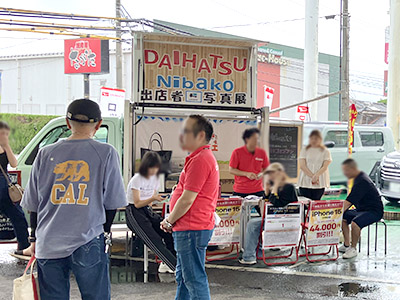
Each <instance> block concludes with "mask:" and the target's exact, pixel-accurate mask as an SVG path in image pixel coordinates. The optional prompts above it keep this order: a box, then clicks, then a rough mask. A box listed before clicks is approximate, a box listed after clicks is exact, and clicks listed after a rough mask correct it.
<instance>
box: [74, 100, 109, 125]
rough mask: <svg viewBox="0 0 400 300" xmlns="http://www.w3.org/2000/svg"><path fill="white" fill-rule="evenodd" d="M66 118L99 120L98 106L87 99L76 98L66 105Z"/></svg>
mask: <svg viewBox="0 0 400 300" xmlns="http://www.w3.org/2000/svg"><path fill="white" fill-rule="evenodd" d="M67 119H68V120H72V121H76V122H82V123H96V122H99V121H100V120H101V111H100V106H99V105H98V104H97V103H96V102H94V101H92V100H89V99H77V100H74V101H72V102H71V104H70V105H68V109H67Z"/></svg>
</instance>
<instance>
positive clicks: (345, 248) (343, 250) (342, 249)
mask: <svg viewBox="0 0 400 300" xmlns="http://www.w3.org/2000/svg"><path fill="white" fill-rule="evenodd" d="M349 247H350V246H347V247H346V246H345V245H344V244H342V246H340V247H339V252H340V253H345V252H346V251H347V249H349Z"/></svg>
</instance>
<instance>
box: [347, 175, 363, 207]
mask: <svg viewBox="0 0 400 300" xmlns="http://www.w3.org/2000/svg"><path fill="white" fill-rule="evenodd" d="M367 192H368V188H367V187H366V186H365V185H364V182H362V181H361V182H358V183H357V184H354V185H353V187H352V188H351V192H350V194H349V195H348V196H347V198H346V201H347V202H349V203H351V205H355V206H356V207H357V202H358V201H359V200H360V199H362V198H363V197H364V196H365V194H366V193H367ZM345 203H346V202H345ZM351 205H350V206H351ZM350 206H349V207H350Z"/></svg>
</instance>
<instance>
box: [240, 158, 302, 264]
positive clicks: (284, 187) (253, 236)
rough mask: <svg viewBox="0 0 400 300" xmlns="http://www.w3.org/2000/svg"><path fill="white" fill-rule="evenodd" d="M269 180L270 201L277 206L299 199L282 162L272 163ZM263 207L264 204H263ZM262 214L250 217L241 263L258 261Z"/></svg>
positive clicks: (267, 190)
mask: <svg viewBox="0 0 400 300" xmlns="http://www.w3.org/2000/svg"><path fill="white" fill-rule="evenodd" d="M266 174H267V176H268V180H269V182H268V183H267V186H266V191H265V192H266V194H267V199H268V201H269V202H270V203H271V204H272V205H273V206H275V207H283V206H286V205H288V204H289V203H291V202H296V201H297V194H296V189H295V187H294V185H293V184H291V183H287V182H286V180H287V175H286V173H285V170H284V167H283V166H282V164H280V163H272V164H270V165H269V166H268V168H267V170H266ZM261 208H263V205H261ZM261 222H262V216H261V217H258V218H253V219H250V221H249V222H248V223H247V229H246V236H245V237H244V239H245V242H244V252H243V256H242V259H241V260H239V262H240V263H241V264H246V265H253V264H256V263H257V251H258V249H257V246H258V241H259V236H260V230H261Z"/></svg>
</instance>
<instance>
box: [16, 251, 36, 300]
mask: <svg viewBox="0 0 400 300" xmlns="http://www.w3.org/2000/svg"><path fill="white" fill-rule="evenodd" d="M35 264H36V258H35V257H34V256H32V258H31V259H30V260H29V262H28V265H27V266H26V269H25V271H24V275H22V276H21V277H19V278H16V279H14V291H13V300H40V295H39V284H38V279H37V273H36V272H35V273H34V272H33V268H34V266H35ZM29 269H30V274H28V270H29Z"/></svg>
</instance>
